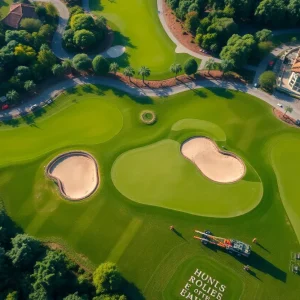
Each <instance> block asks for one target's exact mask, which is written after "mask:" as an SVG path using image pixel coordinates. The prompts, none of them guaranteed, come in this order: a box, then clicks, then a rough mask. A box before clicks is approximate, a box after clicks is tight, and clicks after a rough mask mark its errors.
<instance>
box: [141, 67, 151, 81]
mask: <svg viewBox="0 0 300 300" xmlns="http://www.w3.org/2000/svg"><path fill="white" fill-rule="evenodd" d="M138 74H139V75H141V76H142V77H143V83H145V77H148V76H150V74H151V71H150V69H149V68H148V67H145V66H142V67H141V68H140V69H139V72H138Z"/></svg>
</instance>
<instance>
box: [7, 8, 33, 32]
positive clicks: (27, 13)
mask: <svg viewBox="0 0 300 300" xmlns="http://www.w3.org/2000/svg"><path fill="white" fill-rule="evenodd" d="M24 18H31V19H38V16H37V14H36V13H35V9H34V6H33V5H30V4H23V3H15V4H12V5H11V6H10V9H9V13H8V15H7V16H6V17H5V18H4V19H3V20H2V22H3V23H4V24H5V25H6V26H9V27H12V28H15V29H18V28H19V26H20V22H21V21H22V19H24Z"/></svg>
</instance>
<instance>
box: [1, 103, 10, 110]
mask: <svg viewBox="0 0 300 300" xmlns="http://www.w3.org/2000/svg"><path fill="white" fill-rule="evenodd" d="M1 109H2V110H6V109H9V105H8V104H3V105H2V107H1Z"/></svg>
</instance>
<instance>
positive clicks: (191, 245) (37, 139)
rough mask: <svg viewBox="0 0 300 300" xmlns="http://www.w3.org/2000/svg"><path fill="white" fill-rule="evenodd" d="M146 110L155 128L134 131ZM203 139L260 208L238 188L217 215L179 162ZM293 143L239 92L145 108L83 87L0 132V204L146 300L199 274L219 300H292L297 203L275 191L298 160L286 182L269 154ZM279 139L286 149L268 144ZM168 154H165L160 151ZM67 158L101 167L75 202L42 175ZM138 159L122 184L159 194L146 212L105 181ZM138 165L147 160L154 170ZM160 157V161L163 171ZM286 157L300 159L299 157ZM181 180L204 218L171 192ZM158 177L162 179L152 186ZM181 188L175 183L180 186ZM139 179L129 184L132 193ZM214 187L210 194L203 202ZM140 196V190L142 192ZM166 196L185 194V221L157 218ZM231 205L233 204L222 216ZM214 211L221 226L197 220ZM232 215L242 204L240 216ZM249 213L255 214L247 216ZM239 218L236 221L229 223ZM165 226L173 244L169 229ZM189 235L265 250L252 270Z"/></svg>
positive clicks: (171, 293) (143, 102)
mask: <svg viewBox="0 0 300 300" xmlns="http://www.w3.org/2000/svg"><path fill="white" fill-rule="evenodd" d="M143 110H152V111H154V112H155V114H156V115H157V121H156V123H155V124H153V125H146V124H143V123H142V122H141V121H140V113H141V111H143ZM199 134H202V135H206V136H209V137H210V138H212V139H214V140H215V141H216V142H217V143H218V144H219V145H226V148H227V149H228V150H231V151H233V152H235V153H236V154H237V155H238V156H240V157H241V158H242V159H243V160H244V161H245V162H246V163H247V174H246V177H245V178H244V181H247V184H249V185H252V183H253V182H257V184H256V185H260V183H259V182H261V184H262V186H263V195H262V198H257V197H256V196H253V197H251V194H250V192H249V190H240V197H239V199H238V196H237V195H238V193H239V192H238V191H234V189H233V191H232V192H231V193H230V196H226V193H225V192H223V191H222V194H223V198H224V203H227V206H226V205H224V206H223V208H222V211H220V209H219V206H220V201H222V200H221V197H219V196H218V190H217V189H218V187H217V185H216V184H212V183H211V182H208V181H204V180H203V178H201V176H202V175H201V173H200V172H199V171H198V172H197V174H196V172H195V168H194V166H193V165H192V164H191V163H189V162H188V161H187V160H184V159H182V157H180V158H179V157H178V156H177V157H176V155H177V154H176V153H178V151H177V152H176V153H175V152H174V149H177V150H178V147H179V144H180V143H181V142H182V141H183V140H185V139H187V138H189V137H191V136H194V135H199ZM299 138H300V132H298V130H297V129H295V128H291V127H289V126H286V125H285V124H284V123H282V122H281V121H279V120H277V119H276V118H274V116H273V113H272V110H271V108H270V107H269V106H268V105H267V104H266V103H264V102H262V101H261V100H259V99H256V98H254V97H252V96H250V95H247V94H244V93H242V92H234V91H225V90H222V89H210V90H207V89H201V90H198V91H189V92H186V93H182V94H179V95H176V96H172V97H168V98H156V99H151V98H147V97H144V98H136V97H131V96H128V95H127V94H124V93H122V92H120V91H117V90H112V89H110V88H106V87H96V86H82V87H78V88H77V89H73V90H71V91H69V92H67V93H65V94H64V95H61V96H60V97H59V98H58V99H57V101H55V102H54V103H53V105H52V106H51V107H48V108H46V109H45V111H40V112H36V116H32V117H27V118H26V119H24V120H21V121H14V122H9V124H3V125H2V126H1V127H0V140H1V141H3V142H2V144H1V149H0V153H1V155H0V166H1V167H0V196H1V200H2V201H3V202H4V204H5V206H6V209H7V212H8V214H9V215H10V216H11V217H12V219H13V220H14V221H15V222H16V223H17V224H18V225H19V226H20V227H21V228H23V229H24V230H25V232H27V233H29V234H32V235H34V236H36V237H38V238H41V239H48V240H49V239H50V240H52V241H59V242H62V243H63V244H64V245H65V246H66V247H67V249H68V251H70V253H72V254H73V255H75V257H78V258H79V259H80V260H81V262H82V263H84V264H87V265H91V266H92V267H93V266H96V265H97V264H99V263H101V262H103V261H106V260H110V261H114V262H116V263H118V265H119V267H120V269H121V271H122V272H123V273H124V275H125V277H126V278H127V279H128V280H129V281H130V282H134V283H135V285H136V286H137V288H138V289H140V291H141V292H142V293H143V294H144V296H145V298H146V299H166V300H169V299H176V298H177V297H179V293H180V289H182V288H183V287H184V286H185V284H186V282H187V280H188V276H190V274H191V272H193V270H194V269H195V268H202V269H203V270H204V271H205V272H206V273H207V274H209V275H210V276H212V277H214V278H215V279H216V280H218V281H220V282H221V283H222V284H225V285H226V286H227V288H228V289H227V291H226V292H224V297H223V298H224V299H225V300H226V299H249V300H253V299H261V300H266V299H272V300H273V299H289V300H290V299H291V300H293V299H298V296H299V293H300V287H299V277H297V276H294V275H293V274H291V273H290V271H289V263H290V257H291V252H295V251H299V250H300V248H299V243H298V241H297V238H296V235H295V232H294V228H295V230H299V228H298V227H296V226H295V225H294V223H292V224H293V226H295V227H294V228H293V226H292V225H291V223H290V222H289V218H290V219H291V221H292V222H293V220H292V218H293V216H292V215H291V214H290V211H291V210H292V209H293V210H295V211H296V210H297V209H298V214H299V208H297V206H296V205H294V204H293V203H296V200H294V199H296V198H293V197H294V195H290V194H289V193H286V195H284V197H283V199H281V197H282V191H284V190H285V189H290V188H289V183H287V181H289V180H290V181H292V179H293V178H294V177H295V172H296V171H295V170H297V169H299V167H300V161H299V160H297V159H294V160H293V164H294V165H293V166H291V170H292V172H291V173H288V172H287V171H285V170H283V171H281V168H284V167H283V166H282V165H281V162H283V164H286V165H287V166H288V164H287V163H286V161H285V160H281V159H276V157H275V156H276V155H275V154H273V152H272V151H273V148H274V153H277V152H280V151H287V150H288V149H289V147H288V146H286V145H288V143H289V144H291V145H294V144H295V145H298V144H296V143H295V140H297V139H299ZM277 139H278V141H279V140H281V139H283V140H282V142H280V143H275V142H276V141H277ZM164 147H170V148H168V149H169V150H168V151H166V150H165V149H164ZM173 147H174V148H173ZM277 147H279V149H278V150H276V149H277ZM295 148H296V146H295ZM71 149H76V150H84V151H88V152H89V153H91V154H92V155H93V156H94V157H95V158H96V159H97V161H98V163H99V169H100V175H101V184H100V188H99V190H98V191H97V192H96V193H95V194H94V195H93V196H91V197H90V198H89V199H87V200H84V201H80V202H70V201H67V200H64V199H62V198H61V197H60V195H59V193H58V191H57V188H56V186H55V184H54V183H53V182H52V181H51V180H49V179H47V178H46V176H45V174H44V170H45V166H46V165H47V163H49V161H50V160H51V159H52V158H53V157H54V156H56V155H57V154H59V153H62V152H64V151H67V150H71ZM149 149H152V151H151V150H150V151H149ZM135 151H137V155H134V156H136V157H134V156H132V157H133V158H130V159H132V160H138V161H140V162H141V163H140V165H139V164H138V163H136V162H135V168H133V167H132V170H131V169H128V178H129V179H130V178H131V177H130V176H129V175H132V173H134V172H135V170H137V171H139V172H142V173H141V175H140V177H142V179H144V181H145V182H147V181H148V182H149V185H150V184H151V185H152V183H151V181H153V180H157V181H156V184H157V191H156V190H155V187H154V189H152V190H151V192H149V193H153V194H154V195H158V194H160V197H157V198H159V199H154V198H153V197H152V199H150V200H151V201H153V200H155V201H156V206H152V205H143V204H141V203H145V202H143V201H144V200H143V199H145V198H143V197H146V198H147V197H148V198H151V195H142V197H140V196H139V195H138V196H136V197H137V198H138V199H134V200H135V201H132V200H130V199H128V198H127V197H126V196H124V195H123V193H124V191H121V189H120V188H119V189H120V191H119V190H118V189H117V188H116V187H115V186H114V183H113V181H112V178H111V173H114V172H115V170H114V169H115V168H116V166H117V165H118V164H119V163H120V161H121V158H122V156H123V157H126V156H128V157H130V155H131V154H130V153H134V152H135ZM139 151H140V153H138V152H139ZM156 151H157V152H158V153H155V152H156ZM295 154H296V152H295ZM139 155H141V156H145V155H147V157H148V159H149V162H148V161H147V162H145V159H144V158H139V157H138V156H139ZM160 156H162V157H164V158H165V159H164V161H160V160H161V157H160ZM273 156H274V158H273ZM290 156H291V157H293V156H294V157H295V155H294V153H291V154H290ZM270 158H272V159H273V161H270ZM291 159H292V158H291ZM142 160H143V161H142ZM146 160H147V159H146ZM171 160H174V164H175V166H176V164H182V166H181V165H180V166H179V165H178V166H179V168H175V167H174V166H173V165H172V164H171ZM153 161H157V163H158V164H159V165H158V167H157V172H158V174H159V175H160V178H158V176H157V174H155V173H154V166H153V165H152V164H151V162H153ZM166 164H169V167H170V168H173V169H171V170H172V172H168V170H166V168H165V165H166ZM272 165H274V166H275V168H276V170H275V171H276V175H275V172H274V170H273V167H272ZM141 168H143V170H141ZM178 170H182V172H191V174H192V176H191V177H190V185H192V186H193V191H194V192H195V194H196V195H199V201H201V203H202V206H203V211H204V210H206V211H205V212H204V213H203V211H201V212H200V211H199V207H200V206H199V205H195V210H194V212H193V211H192V209H193V206H192V205H190V204H189V201H195V199H193V197H191V196H193V195H191V191H189V190H188V189H187V188H186V189H185V194H184V189H183V187H182V186H178V184H177V182H176V181H174V183H173V186H172V183H171V181H170V180H169V177H170V178H172V177H173V178H175V176H176V174H177V175H178V174H179V171H178ZM249 170H250V171H249ZM120 172H121V171H120ZM293 172H294V173H293ZM121 173H122V172H121ZM173 173H174V174H173ZM278 173H280V175H281V176H282V178H280V177H279V176H278ZM281 173H284V174H281ZM114 175H115V174H114ZM120 175H122V174H120ZM187 175H188V174H187ZM154 176H156V177H157V178H158V179H159V180H158V179H153V177H154ZM180 176H181V175H180ZM181 177H182V176H181ZM285 177H286V178H287V179H285ZM278 178H279V188H278V182H277V180H278ZM179 179H180V180H181V183H182V182H183V181H182V178H179ZM134 180H137V179H134ZM134 180H133V181H132V183H133V184H135V185H136V181H134ZM114 181H115V179H114ZM194 181H195V182H194ZM139 182H141V181H139ZM294 182H295V181H294ZM164 183H165V188H164V189H163V187H162V186H163V185H164ZM195 183H198V185H199V190H200V192H201V191H203V194H204V192H205V193H206V195H205V196H207V197H205V198H207V199H208V201H207V203H205V202H204V200H205V199H204V196H203V194H202V193H201V195H200V192H199V191H198V190H197V189H196V187H195V186H194V185H195ZM241 183H242V181H241ZM185 184H188V183H187V182H185ZM295 185H296V183H295V184H293V186H292V188H294V186H295ZM209 186H211V187H212V188H211V191H210V193H209V194H208V189H209V188H208V187H209ZM230 186H231V185H228V186H227V187H226V188H230ZM232 187H234V184H233V185H232ZM222 188H223V186H222ZM253 188H254V189H255V187H254V186H253ZM140 189H142V188H141V187H139V186H138V187H137V190H140ZM172 190H174V191H180V193H181V194H179V195H177V194H176V195H175V194H174V197H177V200H176V201H179V200H181V202H180V203H183V202H185V203H184V205H186V206H189V208H188V209H189V214H186V213H183V212H180V211H179V210H184V209H183V208H182V207H177V210H175V209H174V208H175V207H174V206H173V207H170V206H169V209H165V208H161V207H158V206H166V205H164V204H161V203H163V201H167V200H168V201H170V197H171V196H170V194H171V193H172ZM148 191H150V190H148ZM131 192H132V191H131ZM144 193H146V192H144ZM220 193H221V192H220ZM235 193H236V195H234V194H235ZM180 195H181V196H180ZM186 195H187V196H189V197H187V196H186ZM231 195H232V198H230V197H231ZM295 195H296V189H295ZM148 198H147V199H148ZM179 198H182V199H179ZM160 200H161V201H160ZM238 200H239V201H240V203H239V202H238ZM230 201H235V202H234V203H236V204H235V205H229V203H230ZM138 202H141V203H138ZM258 202H259V204H258ZM282 202H283V203H284V205H285V206H286V207H287V205H286V203H287V204H288V205H289V206H290V207H291V209H288V208H287V213H288V215H287V214H286V212H285V209H284V206H283V204H282ZM169 203H170V202H169ZM213 203H216V205H215V206H216V207H215V208H216V209H215V216H217V215H218V216H220V215H223V216H225V213H226V214H227V218H216V217H203V216H199V215H201V214H204V215H205V214H206V215H207V214H211V213H212V207H213ZM217 203H218V204H217ZM148 204H151V203H148ZM221 205H222V204H221ZM238 205H241V207H240V209H241V211H240V212H238V210H239V209H238V208H237V207H236V206H238ZM251 205H252V206H253V207H255V208H254V209H252V210H251V211H250V212H248V213H246V214H243V213H244V212H246V211H249V210H250V208H251ZM217 206H218V207H217ZM243 206H244V207H243ZM201 209H202V208H201ZM208 210H210V212H209V213H208ZM225 210H226V212H225ZM197 214H198V215H197ZM234 215H239V216H237V217H234V218H229V217H228V216H234ZM288 216H289V218H288ZM171 224H173V225H174V226H175V228H176V229H177V234H175V232H171V231H170V230H169V226H170V225H171ZM195 229H199V230H204V229H210V230H211V231H212V232H213V233H215V234H216V235H218V236H224V237H228V238H236V239H239V240H242V241H245V242H247V243H250V244H251V240H252V239H253V237H256V238H257V239H258V241H259V242H260V244H257V245H253V253H252V255H251V257H250V258H249V259H248V260H243V259H238V258H236V257H232V256H230V255H228V254H227V253H224V252H222V251H219V250H218V249H210V248H206V247H204V246H202V245H201V243H199V241H197V240H194V239H193V235H194V230H195ZM298 234H299V231H298ZM76 253H77V254H76ZM244 264H249V265H250V266H251V269H252V271H253V273H251V274H248V273H246V272H245V271H243V270H242V267H243V265H244ZM232 281H234V282H236V284H232ZM129 294H130V295H131V296H132V298H133V299H142V297H140V295H139V291H138V290H136V289H132V290H130V291H129ZM236 296H237V297H236ZM182 299H184V298H182ZM194 300H195V299H194Z"/></svg>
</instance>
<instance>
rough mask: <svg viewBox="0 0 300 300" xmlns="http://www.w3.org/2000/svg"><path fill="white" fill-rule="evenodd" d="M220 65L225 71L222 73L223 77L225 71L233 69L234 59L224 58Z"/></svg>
mask: <svg viewBox="0 0 300 300" xmlns="http://www.w3.org/2000/svg"><path fill="white" fill-rule="evenodd" d="M220 67H221V71H222V72H223V74H222V77H223V76H224V74H225V73H227V72H229V71H231V70H232V69H233V61H232V60H230V59H225V60H222V62H221V65H220Z"/></svg>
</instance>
